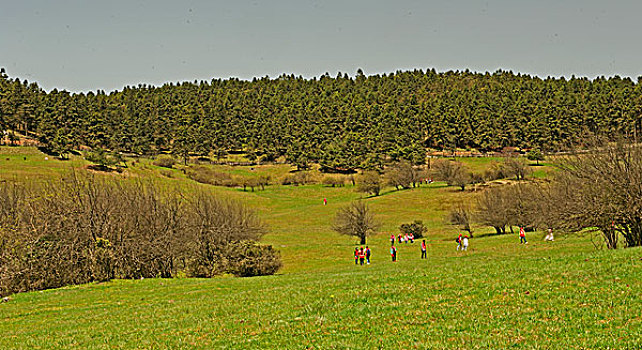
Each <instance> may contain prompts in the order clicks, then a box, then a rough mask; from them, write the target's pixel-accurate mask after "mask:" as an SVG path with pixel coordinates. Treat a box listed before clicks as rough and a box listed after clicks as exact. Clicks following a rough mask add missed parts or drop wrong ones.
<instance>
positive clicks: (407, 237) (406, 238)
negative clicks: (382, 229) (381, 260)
mask: <svg viewBox="0 0 642 350" xmlns="http://www.w3.org/2000/svg"><path fill="white" fill-rule="evenodd" d="M397 238H398V239H399V243H409V242H410V243H415V235H413V234H412V233H406V234H404V235H402V234H399V236H397ZM394 244H395V235H390V245H394Z"/></svg>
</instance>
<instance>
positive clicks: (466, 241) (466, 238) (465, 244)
mask: <svg viewBox="0 0 642 350" xmlns="http://www.w3.org/2000/svg"><path fill="white" fill-rule="evenodd" d="M461 245H462V248H461V250H468V236H464V239H463V241H462V244H461Z"/></svg>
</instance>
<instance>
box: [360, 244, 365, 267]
mask: <svg viewBox="0 0 642 350" xmlns="http://www.w3.org/2000/svg"><path fill="white" fill-rule="evenodd" d="M365 258H366V253H365V252H364V251H363V247H361V249H360V250H359V262H360V263H361V266H363V261H364V260H365Z"/></svg>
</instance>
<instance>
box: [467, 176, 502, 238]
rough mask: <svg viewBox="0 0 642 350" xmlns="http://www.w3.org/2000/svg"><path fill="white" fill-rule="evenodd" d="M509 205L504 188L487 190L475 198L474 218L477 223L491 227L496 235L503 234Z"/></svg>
mask: <svg viewBox="0 0 642 350" xmlns="http://www.w3.org/2000/svg"><path fill="white" fill-rule="evenodd" d="M510 203H511V200H510V198H509V193H508V191H507V189H506V187H494V188H489V189H488V190H486V191H484V193H482V194H481V195H480V196H479V197H478V198H477V207H476V211H475V215H474V216H475V218H476V219H477V221H479V223H481V224H483V225H487V226H491V227H493V228H494V229H495V231H496V232H497V234H505V233H506V226H507V225H508V223H509V206H510V205H511V204H510Z"/></svg>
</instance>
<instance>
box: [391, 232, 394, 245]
mask: <svg viewBox="0 0 642 350" xmlns="http://www.w3.org/2000/svg"><path fill="white" fill-rule="evenodd" d="M390 245H395V235H394V234H391V235H390Z"/></svg>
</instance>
